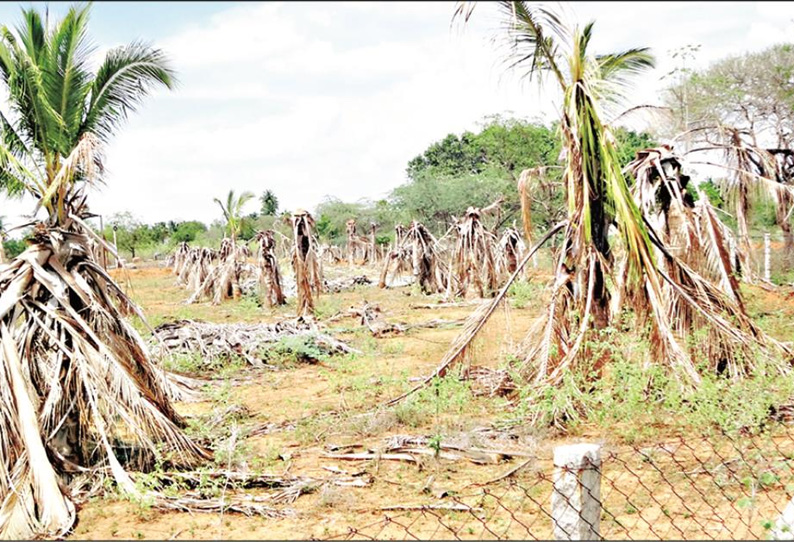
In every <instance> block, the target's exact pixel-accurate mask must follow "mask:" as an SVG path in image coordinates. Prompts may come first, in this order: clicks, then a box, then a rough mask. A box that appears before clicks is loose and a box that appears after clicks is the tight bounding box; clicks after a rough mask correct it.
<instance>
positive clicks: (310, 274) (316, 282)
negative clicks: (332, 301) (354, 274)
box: [292, 209, 322, 317]
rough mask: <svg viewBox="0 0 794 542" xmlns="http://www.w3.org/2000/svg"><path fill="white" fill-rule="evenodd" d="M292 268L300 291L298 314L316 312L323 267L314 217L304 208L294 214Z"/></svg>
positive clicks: (304, 315)
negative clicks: (315, 301)
mask: <svg viewBox="0 0 794 542" xmlns="http://www.w3.org/2000/svg"><path fill="white" fill-rule="evenodd" d="M292 235H293V246H292V268H293V270H294V272H295V282H296V284H297V291H298V308H297V310H298V316H301V317H310V316H313V314H314V298H315V297H317V296H319V295H320V292H322V268H321V267H320V258H319V256H318V254H317V241H316V240H315V239H314V219H313V218H312V216H311V215H310V214H309V213H308V212H307V211H303V210H300V209H299V210H297V211H295V213H294V214H293V215H292Z"/></svg>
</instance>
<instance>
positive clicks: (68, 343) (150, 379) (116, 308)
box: [0, 6, 207, 538]
mask: <svg viewBox="0 0 794 542" xmlns="http://www.w3.org/2000/svg"><path fill="white" fill-rule="evenodd" d="M22 15H23V17H22V21H21V23H20V24H19V25H18V26H17V27H16V28H15V29H11V28H8V27H6V26H3V27H2V28H0V83H1V84H2V86H3V87H4V90H5V91H6V93H7V96H8V101H7V107H6V108H5V109H4V110H2V111H0V190H4V191H6V192H8V193H10V194H21V193H23V192H28V193H30V194H31V195H32V196H33V197H34V198H36V200H37V207H36V209H37V210H38V209H44V210H45V212H46V219H45V220H43V221H42V222H40V223H38V224H37V225H36V226H35V228H34V233H33V239H32V244H31V246H30V247H29V248H28V249H27V250H26V251H25V252H23V253H22V254H21V255H19V256H18V257H17V258H15V259H14V260H13V261H12V262H11V263H10V264H9V265H8V266H6V267H5V268H4V272H3V273H2V274H0V538H34V537H62V536H63V535H64V533H66V532H67V531H68V530H69V529H70V528H71V526H72V525H73V523H74V519H75V509H74V506H73V504H72V502H71V497H70V494H69V491H68V490H64V489H62V488H65V487H67V484H68V483H69V480H70V478H69V477H67V476H66V475H65V474H64V469H65V468H67V467H66V466H67V465H71V466H70V467H68V469H70V470H72V471H73V470H74V469H75V468H87V469H88V472H96V471H94V470H92V468H93V467H94V466H96V465H98V464H102V465H109V466H110V472H111V473H112V475H113V477H114V478H115V480H116V483H117V484H118V486H119V488H120V489H121V490H122V491H124V492H126V493H128V494H132V495H135V494H138V490H137V489H136V487H135V485H134V484H133V482H132V479H131V477H130V475H129V474H128V473H127V472H125V470H124V468H123V467H122V465H121V461H120V459H119V458H118V457H117V456H116V454H115V451H114V447H113V445H112V443H114V442H115V441H117V440H119V441H125V440H126V441H128V442H129V441H132V442H130V445H131V446H132V449H140V450H144V451H145V453H146V454H154V456H155V457H157V456H160V455H161V454H162V453H174V455H173V457H174V459H176V462H177V463H188V462H190V461H193V460H196V459H198V458H200V457H207V454H206V453H205V452H204V451H203V450H202V449H200V448H199V447H198V446H196V445H195V444H194V443H193V442H191V440H190V439H188V438H187V437H186V436H185V435H184V433H183V432H182V430H181V428H182V427H183V426H184V423H183V421H182V419H181V418H180V416H179V415H178V414H177V413H176V411H175V410H174V409H173V406H172V403H171V400H172V398H174V397H177V396H178V395H177V394H178V393H179V389H178V388H177V387H176V386H175V385H174V383H173V382H172V381H171V380H170V378H169V376H168V375H167V374H166V373H165V372H164V371H163V370H162V369H161V368H160V367H159V366H157V365H156V364H155V363H154V362H153V360H152V358H151V357H150V355H149V353H148V350H147V348H146V346H145V342H144V341H143V339H142V337H141V336H140V334H139V333H138V332H137V331H136V330H135V328H134V327H132V326H131V325H130V324H129V323H128V322H127V321H126V320H125V318H124V315H128V314H133V313H135V314H138V315H139V316H142V314H141V313H140V311H139V309H138V308H137V307H136V306H135V305H134V304H133V303H132V302H131V301H130V300H129V298H128V297H127V296H126V295H125V293H124V292H123V291H122V290H121V289H120V288H119V287H118V286H117V285H116V283H115V282H114V280H113V279H112V278H111V277H110V276H109V275H107V273H106V272H105V271H104V269H102V267H101V266H100V265H98V264H97V262H96V261H95V260H94V256H93V254H94V250H93V248H94V246H95V245H96V244H104V241H103V240H102V239H101V238H100V237H99V236H98V235H97V234H95V233H94V232H93V230H92V229H91V228H90V227H89V226H88V225H87V224H86V222H85V219H86V218H88V217H90V216H91V215H90V214H89V212H88V207H87V205H86V188H87V187H88V186H90V185H91V184H92V183H96V182H99V181H101V180H102V173H103V168H102V147H103V146H104V144H106V143H107V142H108V140H109V138H110V137H111V136H112V135H113V134H114V133H115V132H116V130H117V129H118V128H119V126H120V125H121V124H122V122H123V121H124V119H125V118H126V117H127V115H128V114H129V113H130V112H132V111H134V110H135V109H136V108H137V106H138V105H139V104H140V103H141V101H142V99H143V98H144V97H145V96H146V95H147V94H148V93H149V92H150V91H151V90H152V89H153V88H155V87H158V86H159V87H166V88H172V87H173V85H174V72H173V70H172V69H171V68H170V66H169V64H168V62H167V61H166V58H165V56H164V54H163V53H162V51H160V50H158V49H153V48H151V47H149V46H147V45H145V44H142V43H132V44H129V45H124V46H121V47H117V48H115V49H113V50H111V51H110V52H108V53H107V55H106V56H105V58H104V59H103V60H102V62H101V63H100V64H99V67H98V69H97V70H96V71H95V72H92V71H91V70H90V69H89V58H90V55H91V53H92V50H93V48H92V46H91V43H90V41H89V39H88V17H89V6H85V7H72V8H70V9H69V10H68V12H67V13H66V15H65V17H63V19H61V20H59V21H55V22H51V24H45V23H44V22H43V21H42V16H41V14H40V13H39V12H37V11H36V10H34V9H26V10H23V11H22ZM105 246H106V248H107V249H108V250H110V251H111V252H113V249H112V247H110V246H108V245H106V244H105ZM52 375H59V376H58V377H57V378H54V379H53V378H52Z"/></svg>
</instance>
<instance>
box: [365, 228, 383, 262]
mask: <svg viewBox="0 0 794 542" xmlns="http://www.w3.org/2000/svg"><path fill="white" fill-rule="evenodd" d="M377 230H378V224H376V223H375V222H370V224H369V246H368V247H367V258H366V261H367V262H368V263H378V260H380V259H381V257H380V254H379V253H378V238H377V236H376V235H375V232H376V231H377Z"/></svg>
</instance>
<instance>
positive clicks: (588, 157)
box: [441, 1, 789, 418]
mask: <svg viewBox="0 0 794 542" xmlns="http://www.w3.org/2000/svg"><path fill="white" fill-rule="evenodd" d="M498 7H499V9H500V10H501V12H502V14H503V21H504V26H505V34H504V35H505V36H506V37H507V42H508V46H509V52H510V65H511V67H514V68H519V69H525V70H526V75H527V76H528V77H530V78H532V77H542V78H545V79H546V80H549V81H550V82H551V84H553V85H555V86H556V87H558V90H559V91H560V93H561V94H562V97H563V100H562V110H561V111H560V136H561V138H562V143H563V162H564V164H563V168H564V176H563V182H564V185H565V189H566V197H567V202H568V206H567V207H568V209H567V220H566V221H565V226H564V233H563V243H562V246H561V249H560V252H559V254H558V255H557V257H556V261H555V263H554V266H555V268H554V280H553V281H552V283H551V285H550V291H551V296H550V300H549V304H548V307H547V309H546V315H545V317H544V318H542V319H540V320H539V321H538V324H537V326H536V327H535V328H533V329H532V330H531V331H530V335H529V337H528V340H527V341H526V343H525V344H526V348H525V349H524V350H523V351H522V352H521V355H522V356H523V358H524V360H525V361H524V368H525V370H526V372H527V373H528V374H529V375H530V376H531V377H533V380H534V382H535V383H536V384H537V385H538V386H541V387H542V386H547V385H557V384H559V383H561V382H562V379H563V377H564V376H565V375H566V373H567V372H569V371H570V370H573V369H574V368H575V367H578V368H579V370H580V372H582V373H584V374H587V375H592V374H596V373H597V372H598V371H599V369H600V367H601V365H602V364H603V363H604V362H605V361H606V358H605V352H604V350H602V353H597V352H596V351H594V350H591V349H590V347H589V346H588V345H589V344H591V343H592V342H593V341H591V340H588V338H590V339H595V340H596V341H598V340H599V339H600V336H599V331H601V330H604V329H606V328H607V327H609V326H610V324H611V323H612V322H613V321H614V320H615V319H616V318H617V317H618V316H619V315H620V314H622V313H623V312H625V311H626V310H628V311H630V312H632V313H633V314H634V315H636V317H637V318H638V319H639V321H641V322H642V321H645V322H649V323H650V325H651V337H650V338H651V341H652V343H653V345H654V348H653V352H654V353H655V354H656V357H657V359H656V361H660V362H663V363H665V364H666V365H667V366H668V367H670V368H671V369H672V370H673V371H674V372H675V374H676V376H677V377H679V379H680V380H681V381H682V382H684V383H686V384H689V385H695V384H697V383H698V382H699V381H700V376H699V374H698V371H697V369H696V367H695V364H694V363H693V362H692V359H691V357H690V355H689V353H688V352H687V351H686V349H685V348H684V347H683V346H682V341H681V339H682V336H683V335H684V334H685V333H688V332H690V331H692V329H693V328H695V327H697V326H708V327H709V328H710V330H711V331H712V332H713V333H714V334H715V336H716V337H717V339H718V340H719V343H718V344H719V345H720V350H721V351H720V355H719V358H718V359H715V360H714V363H713V364H712V365H711V366H710V369H712V370H714V371H715V372H725V373H726V374H729V375H731V376H733V377H739V376H742V375H745V374H747V373H749V372H750V371H751V369H752V367H753V361H751V358H753V357H755V354H753V353H752V349H753V348H756V347H759V346H760V347H762V348H763V349H764V352H765V353H766V354H768V356H767V357H769V358H772V357H774V356H775V355H776V354H779V353H781V352H783V353H785V354H786V355H787V356H788V355H789V352H788V349H787V348H786V347H784V346H783V345H781V344H780V343H779V342H777V341H774V340H772V339H770V338H768V337H766V336H765V335H764V334H763V333H761V332H760V330H758V329H757V328H756V327H755V326H754V325H753V324H752V322H751V321H750V320H749V318H748V317H747V315H746V313H745V311H744V307H743V305H742V304H741V300H740V299H739V298H737V297H735V295H733V294H736V295H738V291H736V292H734V291H731V292H728V294H726V292H725V291H724V290H723V289H721V288H719V287H717V286H715V285H714V284H713V283H712V282H711V281H710V280H708V279H707V278H704V277H703V276H701V275H700V274H699V273H698V270H697V269H694V268H693V267H692V266H690V265H688V264H687V261H689V260H684V259H683V258H682V257H681V256H680V255H678V254H676V253H675V251H671V250H670V247H669V246H668V244H667V243H668V242H669V239H670V236H669V235H666V233H665V232H664V231H661V230H659V229H657V228H658V227H662V226H663V227H665V228H668V229H669V227H670V224H668V223H667V222H664V223H663V224H662V225H661V226H658V227H657V226H654V222H652V220H651V219H652V218H653V217H652V216H649V215H648V213H650V206H647V205H643V202H644V201H647V198H651V197H667V199H668V200H669V199H670V197H671V196H670V194H671V193H675V194H677V198H676V200H675V201H674V202H673V206H674V207H676V209H675V210H676V211H680V212H681V213H685V212H687V211H685V210H680V209H678V208H679V207H680V208H683V207H685V198H684V197H683V196H681V195H680V194H678V192H680V191H681V190H678V191H677V192H676V190H675V189H674V187H673V185H674V184H675V183H674V181H673V177H674V175H673V174H672V173H670V172H668V171H667V170H666V169H665V168H663V167H662V166H661V165H660V160H661V159H660V158H659V156H660V153H658V152H657V153H650V154H649V155H648V157H647V163H645V162H638V163H637V164H634V165H633V168H631V169H630V170H627V171H626V172H624V171H623V167H622V166H623V165H622V164H620V161H619V158H618V154H617V151H616V145H615V139H614V137H613V135H612V132H611V130H610V128H609V122H606V121H605V120H604V119H606V118H608V117H609V116H610V114H612V115H615V114H617V111H618V107H616V106H621V105H622V103H623V97H624V95H625V91H626V90H627V89H628V88H629V82H630V78H631V76H634V75H637V74H639V73H641V72H642V71H644V70H645V69H647V68H650V67H651V66H653V57H652V56H651V54H650V53H649V51H648V50H647V49H644V48H635V49H629V50H627V51H622V52H618V53H613V54H605V55H595V54H593V53H592V52H591V50H590V43H591V39H592V35H593V28H594V24H593V23H592V22H591V23H589V24H586V25H584V26H578V25H571V24H568V23H566V22H565V21H564V19H563V17H562V16H561V15H560V14H559V13H558V12H557V11H556V10H555V9H554V8H552V7H550V6H548V5H546V4H530V3H526V2H515V1H501V2H498ZM473 8H474V5H473V4H472V3H469V2H462V3H459V5H458V8H457V10H456V16H463V17H465V19H466V20H468V18H469V17H470V16H471V14H472V11H473ZM668 169H669V168H668ZM638 171H642V172H643V175H645V176H646V178H645V184H646V185H647V186H649V187H652V190H651V189H650V188H649V189H648V190H647V191H645V192H642V193H638V194H636V195H632V193H631V192H630V190H629V186H628V184H627V180H626V175H624V173H625V174H632V175H635V174H637V172H638ZM685 185H686V183H683V186H685ZM665 191H666V192H665ZM670 191H673V192H670ZM651 194H652V196H651ZM665 194H666V196H665ZM704 197H705V196H704ZM643 198H645V199H643ZM646 207H647V208H648V211H647V213H646V212H645V209H646ZM703 213H705V214H706V215H708V216H707V217H706V218H703V219H704V220H705V219H708V220H713V219H714V216H713V214H709V213H708V212H707V211H703ZM664 216H665V218H666V217H667V216H668V213H666V211H665V213H664ZM689 223H690V222H689V220H688V219H687V221H683V220H682V221H679V224H681V226H680V227H685V228H687V227H689V226H688V224H689ZM611 229H614V230H615V231H616V233H618V235H616V236H611V235H610V230H611ZM701 231H704V232H705V233H703V235H705V234H706V233H708V232H710V234H711V235H716V234H717V232H718V231H720V228H719V227H717V226H715V227H711V228H706V229H705V230H702V229H701ZM693 235H694V233H693ZM679 237H680V236H679ZM548 238H549V236H548V235H547V236H546V238H545V239H548ZM613 245H614V247H616V248H617V249H618V250H613ZM712 247H713V250H712V251H711V253H710V254H709V258H710V259H712V260H713V258H716V257H723V256H725V254H726V253H727V250H725V247H724V245H723V243H722V239H721V238H720V239H718V240H717V241H715V242H714V243H712ZM534 250H536V248H535V249H533V250H532V251H530V252H529V254H532V253H533V252H534ZM526 258H527V257H525V260H524V262H523V263H522V265H524V264H526V261H527V260H526ZM616 260H617V261H616ZM710 268H711V269H715V270H717V271H718V270H719V269H723V270H724V269H725V268H726V267H725V266H722V267H720V266H717V265H711V266H710ZM727 269H730V266H727ZM715 272H716V271H715ZM516 276H517V272H516V273H514V274H513V275H512V277H511V279H509V281H508V284H507V285H505V286H504V287H503V288H502V290H501V291H500V293H499V295H497V297H496V298H495V299H494V301H493V302H492V303H491V305H490V307H489V308H488V309H487V310H486V309H483V311H481V312H480V314H476V315H474V316H473V318H474V319H479V320H480V321H476V322H475V321H472V322H471V323H470V325H467V326H466V327H465V329H464V333H463V334H462V336H461V337H460V338H459V340H456V341H455V342H454V344H453V347H452V348H451V349H450V351H449V352H448V354H447V356H445V359H444V360H443V361H442V364H441V367H448V366H449V364H450V363H452V362H453V361H454V360H455V359H457V358H459V357H460V356H461V355H462V353H463V352H465V350H466V345H467V344H468V342H470V340H471V339H472V338H473V337H474V335H475V334H476V332H477V331H478V330H479V329H481V328H482V324H483V321H484V320H485V319H487V318H488V317H490V315H491V314H493V308H494V307H495V305H496V303H498V302H499V300H500V299H501V298H502V297H503V296H504V294H505V292H506V290H507V287H508V286H509V284H510V282H511V281H512V280H514V279H515V277H516ZM692 314H697V318H692V317H689V316H691V315H692ZM725 315H729V318H727V319H726V318H725V317H724V316H725ZM679 318H682V319H681V320H679ZM606 350H608V349H606ZM773 351H774V352H773ZM777 367H778V368H779V369H780V370H781V371H785V370H787V366H786V365H785V364H778V365H777ZM564 408H565V409H569V408H573V406H569V407H564ZM559 414H560V415H561V416H566V415H568V414H570V412H560V413H559ZM554 417H555V418H556V416H554Z"/></svg>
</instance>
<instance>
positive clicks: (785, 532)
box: [767, 499, 794, 540]
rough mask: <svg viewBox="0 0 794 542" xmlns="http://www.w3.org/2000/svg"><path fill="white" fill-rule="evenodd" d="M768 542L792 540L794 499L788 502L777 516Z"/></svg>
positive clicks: (793, 533) (793, 535) (793, 534)
mask: <svg viewBox="0 0 794 542" xmlns="http://www.w3.org/2000/svg"><path fill="white" fill-rule="evenodd" d="M767 539H768V540H794V499H792V500H790V501H789V502H788V504H787V505H786V508H785V509H783V513H782V514H780V516H778V518H777V521H776V522H775V525H774V527H773V528H772V531H771V532H770V533H769V536H767Z"/></svg>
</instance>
